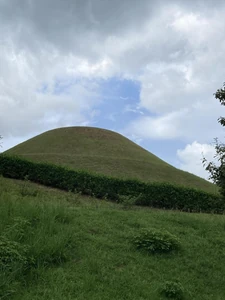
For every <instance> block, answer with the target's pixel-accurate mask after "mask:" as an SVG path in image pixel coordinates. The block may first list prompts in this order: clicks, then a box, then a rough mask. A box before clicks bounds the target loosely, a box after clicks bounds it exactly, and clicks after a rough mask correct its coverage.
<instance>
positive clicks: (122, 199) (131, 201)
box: [118, 195, 136, 209]
mask: <svg viewBox="0 0 225 300" xmlns="http://www.w3.org/2000/svg"><path fill="white" fill-rule="evenodd" d="M135 202H136V198H135V197H131V196H124V195H123V196H119V200H118V203H120V204H122V206H123V208H124V209H130V208H131V207H132V206H133V205H135Z"/></svg>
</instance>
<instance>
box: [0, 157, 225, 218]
mask: <svg viewBox="0 0 225 300" xmlns="http://www.w3.org/2000/svg"><path fill="white" fill-rule="evenodd" d="M0 174H2V175H3V176H5V177H9V178H15V179H24V178H29V180H30V181H33V182H36V183H40V184H44V185H46V186H51V187H54V188H59V189H62V190H66V191H72V192H77V193H82V194H85V195H90V196H95V197H97V198H101V199H105V198H107V199H109V200H113V201H118V200H119V197H121V196H126V197H130V198H134V199H135V204H136V205H141V206H151V207H156V208H166V209H178V210H183V211H192V212H200V211H201V212H207V213H223V212H224V211H225V201H224V200H223V199H222V198H221V197H220V196H219V195H215V194H210V193H206V192H203V191H200V190H196V189H192V188H187V187H183V186H176V185H172V184H168V183H144V182H140V181H138V180H123V179H117V178H110V177H106V176H101V175H94V174H89V173H88V172H83V171H75V170H70V169H68V168H65V167H61V166H57V165H51V164H46V163H35V162H31V161H28V160H25V159H22V158H18V157H13V156H7V155H3V154H1V155H0ZM22 193H23V195H27V194H30V191H28V190H26V188H25V189H24V190H23V191H22ZM32 196H35V195H32Z"/></svg>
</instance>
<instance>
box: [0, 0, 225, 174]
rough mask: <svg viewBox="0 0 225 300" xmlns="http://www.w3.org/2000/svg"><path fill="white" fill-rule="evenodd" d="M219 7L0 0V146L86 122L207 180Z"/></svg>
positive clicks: (224, 30)
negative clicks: (118, 134)
mask: <svg viewBox="0 0 225 300" xmlns="http://www.w3.org/2000/svg"><path fill="white" fill-rule="evenodd" d="M224 15H225V2H224V1H222V0H221V1H220V0H204V1H203V0H189V1H181V0H171V1H167V0H165V1H164V0H157V1H154V0H152V1H149V0H123V1H121V0H114V1H111V0H38V1H36V0H0V135H1V136H3V139H2V148H1V151H5V150H7V149H9V148H11V147H13V146H14V145H16V144H18V143H20V142H23V141H25V140H27V139H29V138H31V137H33V136H35V135H37V134H40V133H42V132H45V131H47V130H50V129H54V128H58V127H64V126H93V127H100V128H106V129H110V130H113V131H116V132H119V133H121V134H123V135H124V136H126V137H128V138H129V139H131V140H132V141H134V142H136V143H138V144H139V145H140V146H142V147H144V148H145V149H147V150H148V151H150V152H152V153H154V154H155V155H157V156H159V157H160V158H161V159H163V160H165V161H166V162H168V163H170V164H171V165H173V166H175V167H176V168H179V169H182V170H185V171H188V172H191V173H194V174H196V175H198V176H201V177H203V178H206V179H207V178H208V176H209V174H208V173H207V172H206V171H205V170H204V168H203V166H202V162H201V159H202V155H204V156H205V157H206V158H207V159H209V160H212V159H213V155H214V154H215V150H214V146H213V139H214V138H215V137H218V138H219V139H221V140H222V139H224V131H223V128H221V126H220V124H218V122H217V119H218V118H219V117H220V116H221V115H223V116H224V111H223V109H222V107H221V105H220V104H219V102H218V100H216V99H215V98H214V96H213V94H214V93H215V92H216V90H217V89H219V88H221V87H222V85H223V83H224V81H225V68H224V64H223V62H224V53H225V18H224Z"/></svg>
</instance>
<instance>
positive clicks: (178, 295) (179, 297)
mask: <svg viewBox="0 0 225 300" xmlns="http://www.w3.org/2000/svg"><path fill="white" fill-rule="evenodd" d="M160 293H161V295H162V296H164V297H166V298H169V299H176V300H183V299H184V288H183V286H182V285H181V284H180V283H179V282H177V281H166V282H165V283H164V284H163V286H162V287H161V290H160Z"/></svg>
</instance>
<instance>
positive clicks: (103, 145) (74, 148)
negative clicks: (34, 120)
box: [6, 127, 218, 193]
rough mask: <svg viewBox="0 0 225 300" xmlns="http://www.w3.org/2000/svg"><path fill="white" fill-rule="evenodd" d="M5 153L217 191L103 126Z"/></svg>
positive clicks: (47, 136)
mask: <svg viewBox="0 0 225 300" xmlns="http://www.w3.org/2000/svg"><path fill="white" fill-rule="evenodd" d="M6 153H7V154H10V155H19V156H23V157H25V158H27V159H29V160H33V161H35V162H48V163H54V164H57V165H61V166H66V167H69V168H71V169H74V170H85V171H89V172H94V173H98V174H102V175H107V176H111V177H116V178H124V179H138V180H141V181H145V182H168V183H172V184H174V183H175V184H178V185H183V186H187V187H193V188H197V189H201V190H204V191H206V192H213V193H214V192H216V191H217V190H218V189H217V187H216V186H215V185H214V184H212V183H210V182H208V181H206V180H204V179H202V178H199V177H197V176H195V175H193V174H190V173H188V172H184V171H181V170H178V169H176V168H174V167H172V166H171V165H169V164H167V163H166V162H164V161H163V160H161V159H159V158H158V157H157V156H155V155H153V154H152V153H150V152H148V151H147V150H145V149H143V148H142V147H140V146H138V145H136V144H135V143H133V142H131V141H130V140H129V139H127V138H125V137H124V136H122V135H120V134H118V133H115V132H112V131H109V130H104V129H98V128H91V127H68V128H59V129H55V130H51V131H48V132H45V133H43V134H41V135H38V136H36V137H34V138H32V139H30V140H28V141H26V142H24V143H22V144H20V145H17V146H16V147H14V148H12V149H10V150H8V151H6Z"/></svg>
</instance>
